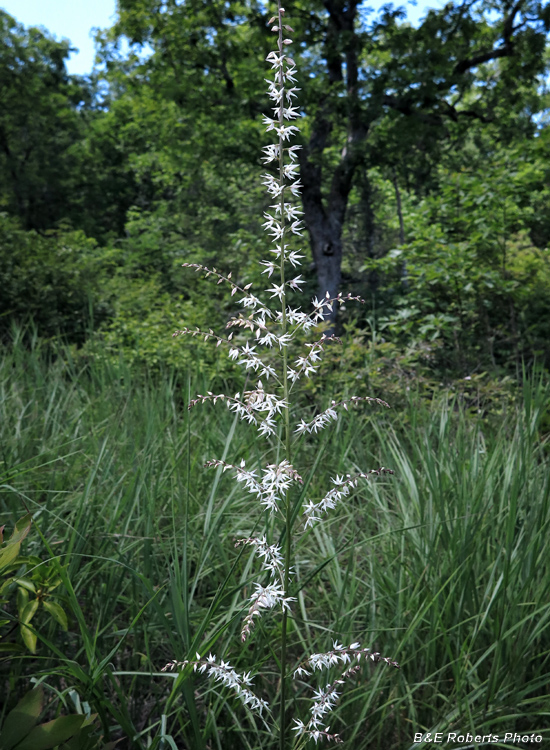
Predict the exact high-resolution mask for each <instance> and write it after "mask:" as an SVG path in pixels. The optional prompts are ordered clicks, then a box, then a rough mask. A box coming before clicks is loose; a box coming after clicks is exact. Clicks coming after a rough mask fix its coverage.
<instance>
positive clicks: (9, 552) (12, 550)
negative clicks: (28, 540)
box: [0, 542, 21, 572]
mask: <svg viewBox="0 0 550 750" xmlns="http://www.w3.org/2000/svg"><path fill="white" fill-rule="evenodd" d="M20 546H21V545H20V543H16V544H13V543H12V542H8V544H7V545H6V548H5V549H3V550H2V552H0V572H2V571H3V570H5V569H6V568H9V566H10V565H11V564H12V563H13V562H14V560H15V559H16V558H17V556H18V554H19V547H20Z"/></svg>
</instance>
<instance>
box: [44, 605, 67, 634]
mask: <svg viewBox="0 0 550 750" xmlns="http://www.w3.org/2000/svg"><path fill="white" fill-rule="evenodd" d="M44 609H45V610H46V611H47V612H49V613H50V615H51V616H52V617H53V618H54V620H56V622H58V623H59V624H60V625H61V627H62V628H63V630H67V629H68V627H69V623H68V621H67V613H66V612H65V610H64V609H63V607H62V606H61V605H60V604H58V603H57V602H47V601H46V602H44Z"/></svg>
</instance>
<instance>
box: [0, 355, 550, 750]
mask: <svg viewBox="0 0 550 750" xmlns="http://www.w3.org/2000/svg"><path fill="white" fill-rule="evenodd" d="M60 355H61V356H58V357H57V358H56V359H55V360H51V359H50V358H48V357H47V356H46V355H45V354H44V353H43V352H42V351H41V348H40V346H39V345H38V344H37V345H35V346H34V347H33V348H31V349H26V348H25V347H23V346H22V345H20V344H17V343H16V344H15V345H14V346H13V347H11V348H10V349H6V350H4V351H3V352H2V359H1V364H0V449H1V461H2V464H1V475H2V478H1V481H0V485H1V490H0V491H1V495H0V515H1V518H2V523H6V524H7V525H8V527H9V526H10V525H11V524H13V522H14V521H15V520H16V519H17V518H18V517H20V516H21V515H23V513H24V512H25V506H26V507H28V508H29V510H31V512H33V514H34V516H35V522H36V523H35V527H34V530H33V531H32V532H31V535H30V536H29V537H28V538H27V540H26V543H25V544H26V547H25V552H26V553H27V554H30V553H33V554H37V555H39V556H40V557H41V558H42V559H44V560H48V559H54V560H57V561H58V563H59V569H60V573H61V575H62V577H63V587H62V589H63V597H64V601H65V605H66V607H67V609H68V610H69V611H70V613H71V622H70V627H69V630H68V632H67V633H64V632H62V631H61V630H59V629H58V627H57V626H56V625H55V623H54V622H53V621H50V620H48V618H47V617H45V616H42V619H41V621H40V622H37V625H36V627H37V630H38V632H39V642H40V646H39V650H38V653H37V655H36V656H32V655H30V654H29V655H24V656H21V657H17V658H12V659H11V660H10V661H8V660H3V661H2V662H1V664H0V670H1V683H0V684H1V685H2V690H4V689H5V690H6V694H7V697H8V700H7V701H6V703H5V707H6V708H7V707H9V706H11V705H12V704H13V703H14V702H15V700H16V698H17V697H20V696H21V695H22V693H23V692H25V690H26V689H28V687H29V678H31V677H34V678H36V679H38V680H41V681H43V682H44V683H45V685H47V686H49V690H50V691H51V694H52V695H54V694H55V693H56V692H57V694H59V695H60V696H61V698H62V699H63V700H64V701H66V702H70V699H69V696H70V695H71V690H75V691H76V693H78V695H79V697H80V699H81V701H82V702H88V703H89V704H90V708H91V709H92V710H93V711H94V712H98V714H99V717H100V720H101V723H102V726H103V730H104V732H105V733H106V736H107V737H111V738H119V737H120V738H123V739H122V741H121V743H120V745H119V746H120V747H122V748H126V747H127V748H146V747H154V748H168V747H176V748H185V747H187V748H201V747H204V748H206V747H213V748H223V749H224V750H225V749H228V750H230V749H231V748H237V747H239V748H242V747H245V748H251V749H252V748H260V747H261V748H269V747H272V745H273V740H272V738H271V736H270V735H269V734H268V733H267V731H266V730H265V728H264V727H263V726H261V725H257V724H255V723H254V722H253V721H252V720H251V718H250V716H249V715H247V713H246V712H245V711H243V709H242V706H241V705H240V703H238V702H237V701H235V702H233V699H231V698H230V699H229V700H228V699H227V695H226V694H223V696H222V695H220V694H218V692H217V691H216V689H215V688H214V687H211V688H210V689H207V692H206V694H205V693H204V683H202V684H201V693H200V694H199V693H197V692H196V691H195V690H194V689H193V687H192V683H189V682H185V681H183V680H182V679H181V678H180V677H178V676H177V675H167V674H161V673H160V672H159V666H160V665H163V664H164V663H165V662H166V661H167V660H168V659H169V658H171V656H172V655H173V654H174V653H194V650H198V647H199V646H200V648H201V649H202V650H203V651H204V650H205V649H208V648H210V647H212V648H215V650H216V652H217V653H218V654H219V655H221V656H222V657H223V655H224V653H225V652H226V650H227V649H228V648H229V644H230V642H231V641H232V640H234V639H235V638H238V635H239V630H240V626H241V622H240V619H241V618H240V617H239V618H237V617H236V615H238V614H239V615H240V611H241V606H242V605H241V604H240V601H241V593H240V591H239V592H238V591H237V589H240V587H242V586H246V585H248V584H249V582H250V581H251V575H250V570H251V563H252V560H251V558H250V557H249V553H248V552H247V553H243V551H242V549H236V548H235V546H234V542H235V540H236V539H239V538H243V537H246V536H250V534H251V533H252V532H253V528H252V524H253V522H252V521H251V518H250V514H249V510H248V501H247V500H246V498H245V495H244V493H241V492H239V491H238V489H235V485H234V483H231V482H230V481H229V479H228V477H227V476H225V475H222V474H221V473H220V472H218V474H217V475H216V478H215V481H214V483H213V484H212V476H211V475H208V473H207V472H204V471H203V469H202V465H203V463H204V462H205V460H207V459H208V458H210V457H211V456H212V455H217V456H222V455H224V452H228V451H230V450H231V452H232V453H245V452H246V454H247V455H249V456H257V458H258V461H259V460H260V458H261V453H260V451H261V448H260V444H259V443H257V442H256V438H255V437H254V436H253V435H252V436H251V435H250V431H247V430H245V429H242V427H241V425H236V424H235V423H234V417H233V416H232V415H231V414H230V413H229V412H225V411H223V410H222V411H219V410H217V411H214V409H213V407H212V408H210V407H208V406H205V407H203V409H202V410H201V412H200V413H199V412H198V411H194V412H191V413H188V412H187V409H185V408H184V402H185V401H187V400H188V394H189V393H195V392H197V391H201V390H202V392H204V390H205V388H207V387H208V386H207V384H206V385H205V384H204V383H190V382H189V381H188V379H186V378H185V377H181V376H178V377H176V376H174V375H172V374H170V373H160V374H157V375H155V376H152V375H151V376H147V375H136V374H134V373H133V372H132V371H131V370H130V369H129V368H128V367H127V366H126V364H125V362H124V361H123V360H119V361H117V362H111V363H108V362H104V361H100V358H97V360H94V359H91V360H89V361H87V362H85V363H82V362H80V361H78V362H77V361H74V360H73V359H72V358H71V355H70V350H66V351H62V352H60ZM545 408H546V409H548V390H545V388H544V387H543V386H542V385H540V383H539V384H537V383H534V382H526V383H525V385H524V394H523V399H522V400H521V402H520V406H518V407H517V408H514V409H510V411H509V413H508V414H507V416H506V417H505V418H501V419H498V420H494V421H491V420H490V419H484V420H483V419H481V418H476V417H473V416H472V415H470V414H468V413H467V412H466V411H465V410H464V409H462V408H461V407H460V406H459V404H457V403H456V402H454V401H453V399H452V398H450V397H447V398H445V397H444V396H441V398H439V399H438V400H437V401H434V402H433V403H430V404H427V403H425V402H420V401H415V399H414V398H411V401H410V403H409V405H408V406H407V407H406V408H404V409H403V410H401V411H399V412H395V413H392V412H388V413H384V414H377V415H373V414H370V415H368V416H367V415H366V414H365V413H362V412H360V411H355V412H354V413H353V414H351V415H350V418H349V419H348V420H347V421H345V422H338V423H336V426H335V427H334V429H333V430H331V431H330V432H325V433H323V434H322V436H320V437H319V439H318V440H317V442H316V443H314V444H313V445H312V446H311V447H310V448H309V450H310V452H311V455H310V459H311V466H312V470H311V474H310V476H309V477H304V480H305V485H306V486H308V487H309V491H310V492H314V491H315V490H316V489H318V488H320V487H323V486H325V484H326V479H327V476H329V475H334V473H343V471H344V470H346V471H348V470H349V467H350V466H354V465H357V467H361V466H365V465H374V464H377V465H378V464H380V462H381V461H382V459H383V460H384V462H385V463H386V464H387V465H389V466H391V467H392V468H393V469H394V470H395V472H396V475H395V477H392V478H391V480H384V479H381V480H379V481H378V483H376V484H372V485H371V484H369V485H368V486H366V487H364V488H363V489H361V490H360V491H359V492H358V494H357V495H356V496H355V497H354V498H353V499H351V500H350V501H349V503H348V505H347V506H346V507H344V506H342V508H341V510H340V512H339V513H338V514H337V515H336V514H334V516H333V517H332V520H330V519H329V520H328V521H327V522H326V523H325V524H323V525H322V526H319V527H314V528H313V529H311V530H310V531H309V532H308V533H307V534H305V535H304V536H302V537H301V539H300V541H299V544H298V547H297V549H296V559H297V565H296V567H297V571H296V573H297V578H298V581H299V586H298V588H299V593H298V602H297V604H296V608H295V609H296V612H295V617H294V618H293V620H292V623H293V624H292V629H291V631H290V641H289V646H288V648H289V651H290V653H291V654H292V653H293V652H296V653H298V654H299V653H301V652H302V651H303V650H307V651H308V652H312V651H316V650H322V647H323V644H324V643H325V642H326V634H327V633H331V634H333V636H334V637H335V638H338V639H339V640H340V641H342V642H345V641H346V640H347V639H348V638H350V637H351V636H352V635H353V634H355V635H359V636H360V637H361V639H362V640H363V641H365V642H368V643H371V644H373V645H375V646H376V645H377V644H381V643H383V645H384V650H385V651H386V652H387V653H391V654H392V656H393V657H394V658H395V659H396V660H398V661H399V663H400V664H401V670H400V671H399V672H397V673H396V672H393V671H392V672H385V671H384V670H379V669H378V670H376V669H373V671H372V673H367V672H364V673H363V676H362V677H361V678H360V679H359V680H358V681H357V682H356V684H355V686H354V687H352V688H351V689H350V690H349V691H348V692H347V693H346V694H345V697H344V698H343V700H342V702H341V704H340V705H339V707H338V708H337V710H336V716H335V718H334V721H333V722H332V725H331V730H333V731H339V730H341V729H345V732H343V734H344V737H345V740H346V745H345V746H346V747H349V748H358V749H361V748H374V747H383V748H386V747H387V748H394V747H395V748H397V747H409V746H412V745H413V738H414V734H415V733H416V732H423V731H443V732H445V731H451V730H458V731H459V732H463V733H465V732H467V731H472V732H474V733H477V734H483V733H489V732H491V733H493V734H494V733H499V732H500V733H501V734H504V732H506V731H519V732H522V733H523V732H527V731H529V732H531V731H537V732H538V733H539V734H542V735H543V736H544V737H546V738H548V736H549V733H548V729H547V728H546V727H547V725H548V715H549V713H550V701H549V698H548V695H549V687H550V676H549V674H550V670H549V663H548V662H549V647H550V630H549V627H548V626H549V616H550V605H549V602H550V571H549V566H548V555H547V553H546V551H545V547H546V543H547V542H546V540H547V539H548V538H549V531H550V529H549V523H550V511H549V493H550V472H549V458H548V452H545V447H546V446H545V442H544V440H543V438H542V437H541V434H540V430H539V424H540V420H541V417H542V416H543V412H544V409H545ZM235 581H236V583H235ZM7 611H8V615H9V616H10V617H11V618H16V614H15V608H14V607H13V606H11V604H10V605H8V609H7ZM37 617H38V616H37ZM278 627H280V626H279V625H277V622H276V620H270V619H265V618H262V620H261V621H260V623H259V624H258V626H257V628H258V632H257V634H256V637H255V639H254V640H253V642H252V643H251V644H250V645H247V646H246V647H245V648H243V650H242V657H241V658H242V668H245V665H246V664H247V663H250V662H251V660H254V663H262V662H265V663H266V664H269V663H271V662H272V661H273V660H275V659H276V653H275V654H274V653H272V651H271V644H272V643H273V641H274V640H275V639H276V637H277V634H278V630H277V628H278ZM8 637H9V638H15V637H16V635H15V633H12V634H11V635H9V636H8ZM236 666H239V663H238V662H237V663H236ZM257 687H258V688H259V689H260V690H261V691H262V693H263V694H264V695H267V696H269V697H270V698H271V699H272V700H273V701H275V700H276V699H277V696H278V691H279V685H278V683H277V675H275V674H273V675H272V676H270V675H269V674H268V675H267V676H266V677H265V678H264V680H263V682H262V683H261V684H259V685H258V686H257ZM72 695H73V696H74V695H75V694H74V693H72ZM294 698H295V699H296V700H297V701H301V700H303V699H304V700H305V697H303V696H302V693H301V688H300V685H298V688H297V693H296V695H295V696H294Z"/></svg>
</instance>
